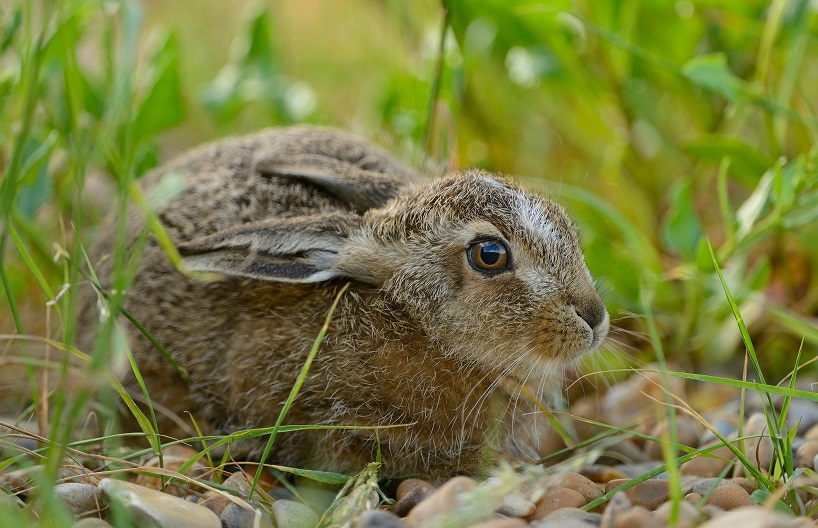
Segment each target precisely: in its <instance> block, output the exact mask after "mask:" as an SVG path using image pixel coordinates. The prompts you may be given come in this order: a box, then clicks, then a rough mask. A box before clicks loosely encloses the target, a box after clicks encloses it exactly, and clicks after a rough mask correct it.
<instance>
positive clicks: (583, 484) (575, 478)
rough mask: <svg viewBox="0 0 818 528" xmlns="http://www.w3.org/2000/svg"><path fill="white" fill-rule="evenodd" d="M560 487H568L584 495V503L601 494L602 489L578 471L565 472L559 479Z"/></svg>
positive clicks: (595, 498) (593, 499)
mask: <svg viewBox="0 0 818 528" xmlns="http://www.w3.org/2000/svg"><path fill="white" fill-rule="evenodd" d="M558 486H559V487H560V488H568V489H572V490H574V491H578V492H580V493H581V494H582V496H583V497H585V503H586V504H587V503H589V502H593V501H595V500H597V499H598V498H600V497H601V496H602V489H600V487H599V486H597V485H596V484H595V483H593V482H592V481H591V479H589V478H587V477H584V476H582V475H580V474H579V473H566V474H565V476H563V477H562V479H561V480H560V481H559V484H558Z"/></svg>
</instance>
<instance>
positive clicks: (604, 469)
mask: <svg viewBox="0 0 818 528" xmlns="http://www.w3.org/2000/svg"><path fill="white" fill-rule="evenodd" d="M579 474H580V475H582V476H583V477H585V478H587V479H588V480H590V481H591V482H599V483H600V484H605V483H606V482H610V481H612V480H617V479H626V478H628V476H627V475H626V474H624V473H622V472H621V471H619V470H618V469H614V468H612V467H610V466H603V465H599V464H592V465H590V466H585V467H583V468H582V469H580V470H579Z"/></svg>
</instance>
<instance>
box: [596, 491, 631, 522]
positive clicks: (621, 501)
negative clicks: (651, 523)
mask: <svg viewBox="0 0 818 528" xmlns="http://www.w3.org/2000/svg"><path fill="white" fill-rule="evenodd" d="M632 507H633V503H632V502H631V500H630V499H629V498H628V496H627V495H625V493H624V492H621V491H620V492H618V493H616V494H615V495H614V496H613V497H611V500H609V501H608V505H607V507H606V508H605V511H604V512H602V519H601V520H600V522H599V526H600V528H616V527H617V519H618V518H619V516H620V515H622V514H623V513H624V512H626V511H628V510H630V509H631V508H632Z"/></svg>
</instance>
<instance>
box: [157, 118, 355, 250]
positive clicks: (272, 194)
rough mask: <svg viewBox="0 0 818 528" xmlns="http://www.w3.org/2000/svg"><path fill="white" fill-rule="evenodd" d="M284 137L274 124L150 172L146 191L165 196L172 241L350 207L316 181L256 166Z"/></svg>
mask: <svg viewBox="0 0 818 528" xmlns="http://www.w3.org/2000/svg"><path fill="white" fill-rule="evenodd" d="M283 130H284V131H287V130H290V129H283ZM282 139H286V134H285V133H284V132H283V131H282V130H277V129H272V130H268V131H265V132H261V133H258V134H254V135H250V136H243V137H238V138H230V139H226V140H222V141H219V142H216V143H211V144H208V145H204V146H202V147H198V148H195V149H193V150H191V151H188V152H187V153H186V154H184V155H182V156H181V157H179V158H177V159H175V160H174V161H172V162H170V163H168V164H166V165H163V166H162V167H160V168H158V169H157V170H155V171H154V172H153V173H151V174H150V175H149V176H147V177H146V182H145V187H146V192H147V193H148V194H149V195H150V194H151V193H155V194H156V195H158V196H157V198H158V199H159V200H160V201H163V203H162V205H161V206H160V207H159V209H158V213H159V218H160V220H161V221H162V223H163V224H164V225H165V227H166V228H167V229H168V231H169V233H170V234H171V237H172V238H173V239H174V241H175V242H177V243H178V242H182V241H187V240H190V239H192V238H195V237H200V236H204V235H209V234H212V233H214V232H216V231H219V230H222V229H226V228H228V227H232V226H235V225H240V224H246V223H249V222H254V221H258V220H263V219H266V218H274V217H288V216H301V215H309V214H315V213H326V212H332V211H339V210H342V211H348V210H349V209H350V208H349V205H348V204H347V203H345V202H344V201H341V200H339V199H338V198H336V197H335V196H333V195H332V194H330V193H327V192H325V191H324V190H322V189H320V188H319V187H317V186H314V185H310V184H308V183H304V182H299V181H294V180H292V179H287V178H279V177H276V176H274V175H269V174H262V173H260V172H258V171H257V170H256V168H255V164H256V160H257V159H258V156H259V153H262V152H265V151H267V150H268V149H269V147H270V145H276V144H277V143H280V142H281V141H282Z"/></svg>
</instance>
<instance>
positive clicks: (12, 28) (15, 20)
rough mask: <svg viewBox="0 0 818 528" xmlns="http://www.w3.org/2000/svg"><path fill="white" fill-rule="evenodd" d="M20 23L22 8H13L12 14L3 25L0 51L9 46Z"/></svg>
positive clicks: (21, 22)
mask: <svg viewBox="0 0 818 528" xmlns="http://www.w3.org/2000/svg"><path fill="white" fill-rule="evenodd" d="M22 25H23V10H22V9H21V8H19V7H18V8H17V9H15V10H14V14H13V15H11V17H10V18H9V20H8V21H7V22H6V25H5V26H4V27H3V33H2V38H0V51H6V49H7V48H8V47H9V46H11V43H12V41H13V40H14V37H15V35H17V31H18V30H19V29H20V27H21V26H22Z"/></svg>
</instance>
